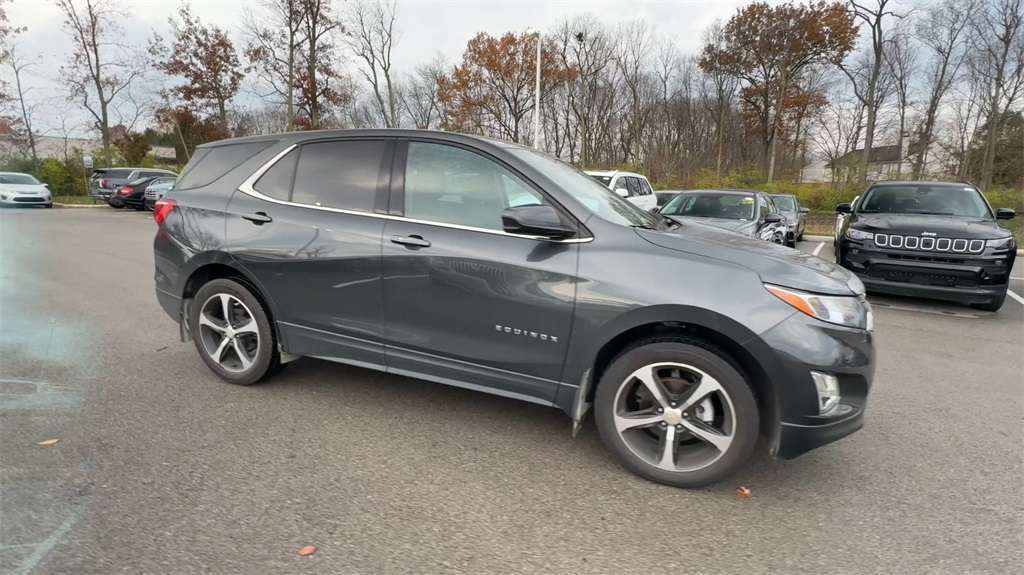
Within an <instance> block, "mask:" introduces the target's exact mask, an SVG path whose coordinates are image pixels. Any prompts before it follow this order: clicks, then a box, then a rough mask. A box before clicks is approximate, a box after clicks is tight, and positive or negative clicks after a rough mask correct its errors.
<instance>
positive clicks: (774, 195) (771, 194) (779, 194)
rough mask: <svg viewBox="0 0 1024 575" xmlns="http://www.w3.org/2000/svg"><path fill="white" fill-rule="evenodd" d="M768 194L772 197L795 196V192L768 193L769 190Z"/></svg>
mask: <svg viewBox="0 0 1024 575" xmlns="http://www.w3.org/2000/svg"><path fill="white" fill-rule="evenodd" d="M768 195H769V196H772V197H776V196H778V197H781V198H795V197H796V194H782V193H778V194H775V193H770V192H769V193H768Z"/></svg>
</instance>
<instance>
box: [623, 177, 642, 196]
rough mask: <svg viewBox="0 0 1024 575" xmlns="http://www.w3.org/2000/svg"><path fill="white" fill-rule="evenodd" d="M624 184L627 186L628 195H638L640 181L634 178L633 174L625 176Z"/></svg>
mask: <svg viewBox="0 0 1024 575" xmlns="http://www.w3.org/2000/svg"><path fill="white" fill-rule="evenodd" d="M626 185H627V186H629V195H630V196H639V195H640V183H639V182H638V181H637V179H636V178H634V177H633V176H629V177H627V178H626Z"/></svg>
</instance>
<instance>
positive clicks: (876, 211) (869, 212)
mask: <svg viewBox="0 0 1024 575" xmlns="http://www.w3.org/2000/svg"><path fill="white" fill-rule="evenodd" d="M857 213H858V214H877V213H878V210H857Z"/></svg>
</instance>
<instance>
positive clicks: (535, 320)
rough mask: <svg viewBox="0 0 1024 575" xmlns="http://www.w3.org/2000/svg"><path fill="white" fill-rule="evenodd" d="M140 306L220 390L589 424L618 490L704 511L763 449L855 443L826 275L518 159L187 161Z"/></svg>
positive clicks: (835, 309) (396, 148) (789, 452)
mask: <svg viewBox="0 0 1024 575" xmlns="http://www.w3.org/2000/svg"><path fill="white" fill-rule="evenodd" d="M153 216H154V219H155V220H156V222H157V233H156V238H155V240H154V252H155V263H156V273H155V280H156V295H157V299H158V300H159V302H160V304H161V306H162V307H163V309H164V310H165V311H166V312H167V313H168V314H169V315H170V316H171V317H172V318H173V319H174V320H176V321H177V322H178V324H179V326H180V328H179V329H180V334H181V339H182V341H183V342H187V341H190V340H191V341H192V342H194V344H195V347H196V349H197V350H198V353H199V355H200V357H201V358H202V360H203V361H204V362H205V363H206V365H207V366H208V367H209V368H210V369H211V370H212V371H213V372H214V373H215V374H216V375H217V376H219V377H220V378H221V379H223V380H225V381H227V382H229V383H234V384H239V385H249V384H252V383H256V382H258V381H260V380H262V379H264V378H266V377H268V376H270V375H272V374H274V373H277V372H278V371H280V370H281V369H282V367H284V365H285V364H287V363H289V362H291V361H294V360H296V359H298V358H300V357H303V356H306V357H315V358H320V359H326V360H330V361H336V362H340V363H344V364H350V365H355V366H360V367H364V368H368V369H376V370H380V371H384V372H387V373H394V374H399V375H405V376H410V377H415V378H420V379H423V380H427V381H432V382H438V383H444V384H448V385H454V386H459V387H464V388H469V389H473V390H479V391H485V392H489V393H494V394H497V395H501V396H504V397H510V398H515V399H520V400H524V401H530V402H533V403H538V404H541V405H546V406H553V407H557V408H559V409H561V410H562V411H564V412H565V413H566V414H567V415H568V416H569V417H571V418H572V420H573V423H574V425H573V433H575V432H577V431H578V430H579V428H580V425H581V422H582V421H583V418H584V416H585V414H587V413H588V412H589V411H591V410H593V412H594V417H595V420H596V423H597V429H598V432H599V433H600V436H601V438H602V440H603V442H604V443H605V445H606V446H607V448H608V449H609V450H610V452H611V453H612V454H613V456H614V457H615V458H616V459H617V460H618V461H619V462H620V463H621V464H622V465H623V466H624V467H625V468H626V469H628V470H630V471H632V472H633V473H635V474H637V475H639V476H641V477H644V478H646V479H648V480H651V481H655V482H659V483H663V484H667V485H672V486H677V487H697V486H702V485H707V484H710V483H714V482H717V481H719V480H722V479H724V478H726V477H728V476H729V475H731V474H733V473H734V472H735V471H736V470H737V469H738V468H739V467H740V466H742V465H743V463H744V462H745V461H746V460H747V459H748V458H749V456H750V455H751V454H752V452H753V451H754V449H755V445H756V444H757V441H758V438H759V437H760V436H761V435H764V436H766V437H767V438H768V442H767V444H768V446H769V449H770V451H771V454H772V455H773V456H774V457H775V458H778V459H792V458H794V457H797V456H799V455H801V454H803V453H806V452H808V451H810V450H812V449H815V448H817V447H819V446H822V445H825V444H827V443H830V442H833V441H836V440H838V439H840V438H842V437H845V436H847V435H849V434H851V433H853V432H855V431H857V430H858V429H860V428H861V427H862V425H863V420H864V410H865V406H866V400H867V395H868V391H869V389H870V387H871V380H872V376H873V373H874V370H875V351H874V344H873V336H872V312H871V308H870V306H869V304H868V302H867V301H866V299H865V296H864V285H863V284H862V283H861V281H860V280H859V279H857V277H856V276H855V275H854V274H852V273H850V272H848V271H847V270H845V269H843V268H841V267H840V266H838V265H835V264H834V263H832V262H828V261H825V260H823V259H820V258H817V257H814V256H811V255H808V254H804V253H801V252H799V251H797V250H793V249H790V248H786V247H783V246H779V245H774V244H771V243H769V242H765V241H761V240H754V239H749V238H745V237H742V236H740V235H738V234H733V233H729V232H727V231H723V230H718V229H716V228H712V227H710V226H706V225H702V224H700V223H695V222H689V221H686V222H683V221H676V220H673V219H672V218H670V217H666V216H661V215H658V214H652V213H649V212H645V211H643V210H641V209H639V208H637V207H636V206H634V205H633V204H631V203H630V202H629V201H627V200H625V199H623V198H621V197H619V196H618V195H617V194H615V192H612V191H611V190H609V189H608V188H607V187H605V186H602V185H601V184H600V183H598V182H596V181H594V180H593V179H592V178H590V177H588V176H587V175H586V174H584V173H582V172H580V171H577V170H576V169H574V168H573V167H571V166H569V165H567V164H565V163H563V162H561V161H559V160H557V159H555V158H553V157H551V156H548V155H545V154H542V153H540V152H537V151H534V150H531V149H528V148H524V147H522V146H518V145H514V144H510V143H505V142H500V141H495V140H490V139H486V138H478V137H472V136H465V135H459V134H452V133H445V132H432V131H402V130H367V131H338V132H301V133H290V134H279V135H273V136H258V137H249V138H239V139H234V140H225V141H221V142H215V143H211V144H207V145H204V146H201V147H199V148H198V149H197V150H196V153H195V155H194V156H193V158H192V159H191V161H190V162H189V163H188V165H187V166H186V167H185V170H184V172H183V173H182V174H181V177H180V179H179V180H178V182H177V184H176V186H175V187H174V189H173V190H171V191H170V192H168V194H167V195H166V196H165V197H164V198H162V199H160V200H159V201H158V202H157V204H156V206H155V209H154V214H153Z"/></svg>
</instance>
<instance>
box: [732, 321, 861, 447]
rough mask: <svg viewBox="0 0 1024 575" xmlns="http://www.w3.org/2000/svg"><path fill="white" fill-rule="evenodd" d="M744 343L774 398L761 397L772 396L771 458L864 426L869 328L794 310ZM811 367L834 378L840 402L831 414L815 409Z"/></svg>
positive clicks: (819, 443) (850, 432) (764, 399)
mask: <svg viewBox="0 0 1024 575" xmlns="http://www.w3.org/2000/svg"><path fill="white" fill-rule="evenodd" d="M745 347H746V348H747V350H748V352H750V353H751V355H753V356H754V358H755V359H756V360H757V362H758V363H759V365H760V366H761V368H762V369H764V371H765V375H766V376H767V377H768V380H769V381H770V382H771V387H772V390H773V394H774V398H767V397H763V398H762V402H766V403H767V402H770V401H771V399H774V410H775V412H774V416H775V417H774V418H770V419H771V420H772V421H771V424H773V425H774V427H773V428H770V430H769V431H770V432H771V434H772V439H773V441H772V447H771V453H772V456H773V457H775V458H776V459H793V458H796V457H799V456H800V455H803V454H804V453H807V452H808V451H811V450H813V449H817V448H818V447H821V446H823V445H827V444H829V443H832V442H834V441H838V440H840V439H842V438H844V437H846V436H848V435H850V434H852V433H854V432H856V431H857V430H859V429H860V428H862V427H863V426H864V412H865V409H866V408H867V397H868V393H869V392H870V390H871V384H872V381H873V379H874V373H875V364H876V356H875V348H874V336H873V334H872V333H871V332H869V331H866V330H860V329H852V328H846V327H842V326H838V325H833V324H829V323H826V322H823V321H820V320H817V319H814V318H812V317H810V316H807V315H804V314H802V313H796V314H794V315H793V316H791V317H790V318H789V319H787V320H785V321H783V322H782V323H780V324H779V325H777V326H775V327H773V328H772V329H770V330H768V331H767V332H765V333H763V334H762V335H761V337H760V338H756V339H755V340H753V341H752V342H748V343H747V344H746V346H745ZM812 371H817V372H822V373H826V374H830V375H833V376H835V377H836V378H837V380H838V382H839V392H840V401H839V405H838V406H837V407H836V408H835V409H834V410H833V411H832V412H831V413H830V414H827V415H821V414H820V411H819V397H818V392H817V388H816V386H815V384H814V380H813V379H812V377H811V372H812ZM764 407H765V408H768V407H772V406H771V405H770V404H769V405H765V406H764ZM765 412H766V410H765V409H763V410H762V413H765Z"/></svg>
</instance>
